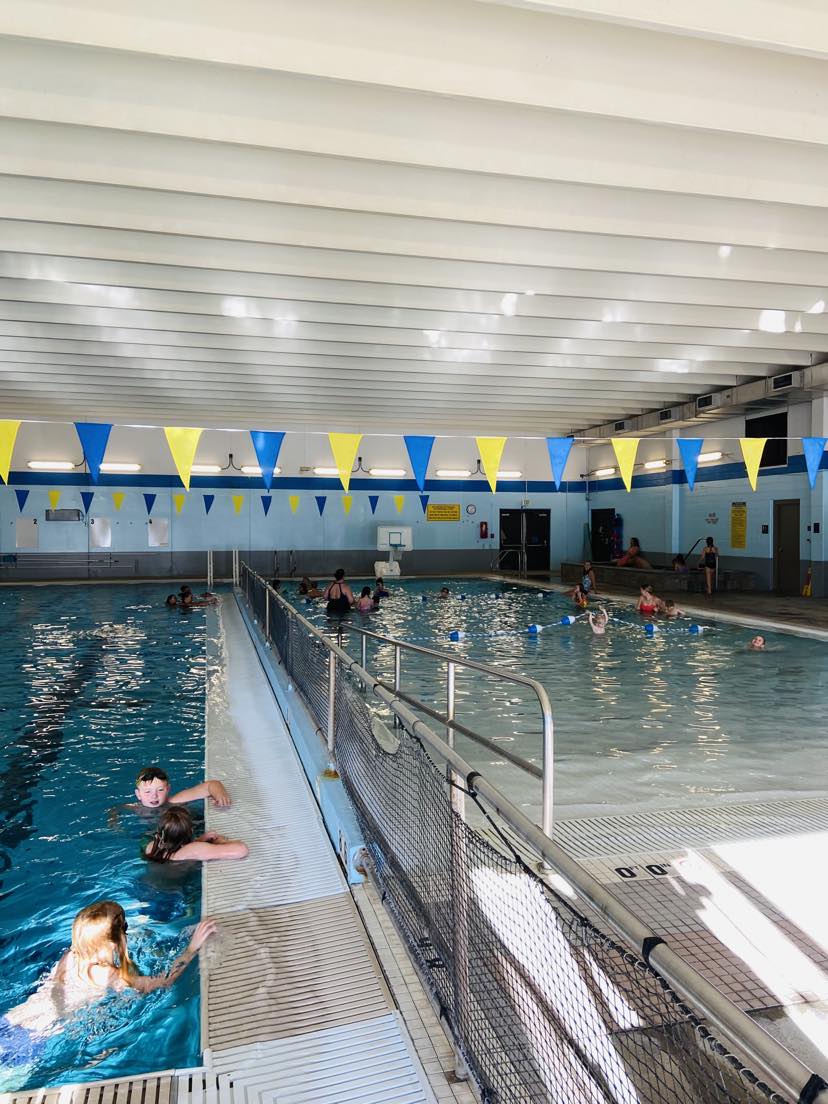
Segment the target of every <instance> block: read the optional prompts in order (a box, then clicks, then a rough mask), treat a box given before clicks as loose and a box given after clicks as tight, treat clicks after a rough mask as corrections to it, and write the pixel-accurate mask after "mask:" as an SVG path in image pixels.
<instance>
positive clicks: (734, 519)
mask: <svg viewBox="0 0 828 1104" xmlns="http://www.w3.org/2000/svg"><path fill="white" fill-rule="evenodd" d="M730 547H731V548H747V503H746V502H731V504H730Z"/></svg>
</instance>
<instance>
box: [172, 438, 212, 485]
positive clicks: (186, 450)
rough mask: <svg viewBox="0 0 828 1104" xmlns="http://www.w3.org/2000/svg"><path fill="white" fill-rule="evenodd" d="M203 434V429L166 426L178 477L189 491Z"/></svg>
mask: <svg viewBox="0 0 828 1104" xmlns="http://www.w3.org/2000/svg"><path fill="white" fill-rule="evenodd" d="M203 432H204V430H203V429H187V428H186V427H184V426H164V434H165V435H166V438H167V444H168V445H169V446H170V452H171V453H172V458H173V461H174V462H175V467H176V471H177V472H178V477H179V479H180V480H181V482H182V483H183V484H184V486H185V487H186V488H187V490H188V491H189V489H190V472H191V471H192V469H193V460H195V454H196V449H197V448H198V440H199V437H201V434H202V433H203Z"/></svg>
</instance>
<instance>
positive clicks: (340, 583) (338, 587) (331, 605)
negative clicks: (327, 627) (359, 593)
mask: <svg viewBox="0 0 828 1104" xmlns="http://www.w3.org/2000/svg"><path fill="white" fill-rule="evenodd" d="M344 579H345V572H344V571H343V570H342V568H341V567H338V568H337V569H336V571H335V572H334V577H333V582H332V583H328V585H327V586H326V587H325V593H324V594H323V595H322V597H323V598H324V599H325V601H326V602H327V603H328V605H327V606H326V608H325V612H326V613H328V614H332V615H333V616H334V617H342V615H343V614H345V613H348V611H349V610H350V608H351V606H352V605H353V604H354V594H353V591H352V590H351V588H350V587H349V586H348V584H347V583H346V582H344Z"/></svg>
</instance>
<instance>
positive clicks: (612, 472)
mask: <svg viewBox="0 0 828 1104" xmlns="http://www.w3.org/2000/svg"><path fill="white" fill-rule="evenodd" d="M592 474H593V475H596V476H597V477H598V478H599V479H600V478H601V477H602V476H604V475H615V468H599V469H598V471H596V472H593V473H592Z"/></svg>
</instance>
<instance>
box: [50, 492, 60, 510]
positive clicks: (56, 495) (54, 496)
mask: <svg viewBox="0 0 828 1104" xmlns="http://www.w3.org/2000/svg"><path fill="white" fill-rule="evenodd" d="M59 502H60V491H49V505H50V506H51V507H52V509H53V510H56V509H57V504H58V503H59Z"/></svg>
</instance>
